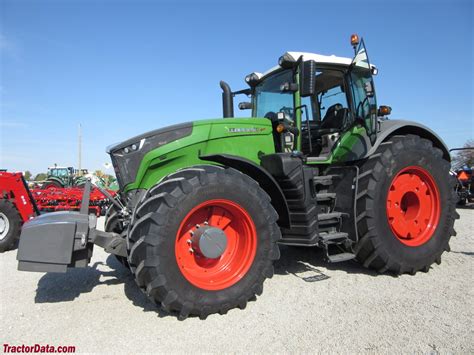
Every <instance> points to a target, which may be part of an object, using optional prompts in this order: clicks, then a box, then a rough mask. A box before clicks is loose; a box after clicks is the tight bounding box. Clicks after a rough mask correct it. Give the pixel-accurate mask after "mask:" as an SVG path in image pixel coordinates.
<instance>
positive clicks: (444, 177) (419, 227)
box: [355, 135, 459, 274]
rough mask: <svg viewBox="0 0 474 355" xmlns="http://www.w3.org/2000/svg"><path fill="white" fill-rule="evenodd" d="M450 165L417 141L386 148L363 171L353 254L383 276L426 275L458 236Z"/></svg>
mask: <svg viewBox="0 0 474 355" xmlns="http://www.w3.org/2000/svg"><path fill="white" fill-rule="evenodd" d="M449 169H450V165H449V162H448V161H446V160H445V159H443V154H442V151H441V150H440V149H438V148H435V147H433V144H432V142H431V141H429V140H427V139H423V138H420V137H419V136H415V135H407V136H394V137H391V138H389V139H388V140H387V141H386V142H384V143H382V144H381V145H380V146H379V148H378V149H377V151H376V152H375V154H373V155H372V156H371V157H370V158H369V159H368V160H367V161H366V162H365V163H364V164H363V165H362V166H361V168H360V175H359V189H358V196H357V201H356V203H357V228H358V233H359V237H360V240H359V242H358V244H357V246H356V248H355V252H356V255H357V258H358V260H359V261H360V262H361V263H363V265H364V266H365V267H369V268H372V269H375V270H377V271H379V272H385V271H390V272H392V273H395V274H402V273H410V274H414V273H416V272H417V271H419V270H423V271H428V270H429V268H430V265H432V264H433V263H434V262H437V263H440V262H441V254H442V253H443V252H444V251H449V239H450V237H451V236H452V235H455V231H454V228H453V226H454V221H455V219H456V218H459V215H458V214H457V213H456V209H455V205H456V199H457V196H456V193H455V191H454V188H453V187H454V185H453V182H454V181H453V179H452V178H451V176H450V175H449Z"/></svg>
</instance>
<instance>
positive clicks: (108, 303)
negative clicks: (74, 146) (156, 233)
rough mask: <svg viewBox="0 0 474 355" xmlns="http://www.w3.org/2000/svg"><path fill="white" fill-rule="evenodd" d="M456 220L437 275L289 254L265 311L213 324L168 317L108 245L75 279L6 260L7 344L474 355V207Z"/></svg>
mask: <svg viewBox="0 0 474 355" xmlns="http://www.w3.org/2000/svg"><path fill="white" fill-rule="evenodd" d="M458 211H459V213H460V215H461V219H460V220H458V221H457V223H456V230H457V233H458V235H457V237H454V238H453V239H452V241H451V249H452V251H451V253H448V254H444V255H443V262H442V264H441V265H439V266H438V265H434V266H433V267H432V268H431V270H430V271H429V273H418V274H417V275H416V276H409V275H403V276H400V277H392V276H387V275H377V274H376V273H373V272H371V271H368V270H365V269H363V268H361V267H360V266H358V264H356V263H355V262H346V263H340V264H334V265H328V264H326V263H325V262H324V261H323V260H322V253H321V252H320V251H318V250H317V249H297V248H282V258H281V260H280V261H279V262H278V264H277V265H276V274H275V276H274V277H273V278H272V279H271V280H268V281H267V282H266V283H265V290H264V293H263V295H262V296H260V297H259V298H258V300H257V301H256V302H250V303H249V305H248V306H247V308H246V309H245V310H243V311H242V310H239V309H234V310H231V311H230V312H229V313H228V314H227V315H225V316H220V315H211V316H209V317H208V319H207V320H205V321H201V320H199V319H197V318H190V319H187V320H185V321H178V320H177V319H176V318H175V317H172V316H168V315H167V314H165V313H163V312H161V311H158V310H157V309H156V307H155V306H154V305H153V304H152V303H150V302H149V301H148V300H147V299H146V298H145V297H144V296H143V295H142V293H141V291H140V290H139V289H138V288H137V287H136V286H135V283H134V281H133V279H132V277H131V276H130V275H129V273H128V272H127V270H125V269H124V268H123V267H122V266H121V265H120V264H119V263H118V262H117V261H116V260H115V258H114V257H112V256H110V255H108V254H106V253H105V252H103V251H102V250H101V249H100V248H98V247H96V249H95V251H94V257H93V260H92V263H91V265H92V267H90V268H87V269H75V270H71V271H70V272H68V273H67V274H41V273H25V272H19V271H17V270H16V268H17V263H16V260H15V259H16V251H15V250H14V251H10V252H7V253H4V254H2V255H0V266H1V269H0V276H1V285H2V286H1V298H0V306H1V309H0V315H1V322H0V334H1V338H2V341H1V342H2V343H3V344H5V343H8V344H12V345H21V344H25V345H32V344H33V345H34V344H37V343H38V344H50V345H56V346H57V345H74V346H76V349H77V350H76V351H77V352H79V353H83V352H123V353H136V352H176V351H179V352H226V353H228V352H239V353H243V352H246V353H248V352H265V353H268V352H337V353H377V354H378V353H402V352H403V353H437V352H440V353H471V354H472V353H474V334H473V313H474V304H473V303H474V301H473V295H474V287H473V271H474V269H473V265H474V264H473V257H474V240H473V237H474V235H473V230H474V228H473V227H474V226H473V221H474V208H466V209H460V210H458ZM99 222H100V223H102V224H103V221H99ZM2 350H3V346H2Z"/></svg>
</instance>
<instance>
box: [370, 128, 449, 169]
mask: <svg viewBox="0 0 474 355" xmlns="http://www.w3.org/2000/svg"><path fill="white" fill-rule="evenodd" d="M407 134H415V135H417V136H420V137H421V138H425V139H428V140H430V141H431V142H433V146H435V147H436V148H439V149H441V151H442V152H443V158H444V159H446V160H447V161H449V162H450V161H451V155H450V154H449V149H448V147H447V146H446V144H445V143H444V142H443V140H442V139H441V138H440V137H439V136H438V135H437V134H436V133H435V132H433V131H432V130H431V129H429V128H428V127H426V126H424V125H422V124H420V123H417V122H413V121H405V120H386V121H381V122H380V131H379V132H378V133H377V140H376V141H375V143H374V145H373V146H372V148H371V149H370V150H369V151H368V152H367V157H369V156H371V155H372V154H374V153H375V151H376V150H377V148H378V147H379V145H380V144H381V143H383V142H384V141H386V140H387V139H388V138H389V137H392V136H395V135H407Z"/></svg>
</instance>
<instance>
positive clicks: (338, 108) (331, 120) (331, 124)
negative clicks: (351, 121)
mask: <svg viewBox="0 0 474 355" xmlns="http://www.w3.org/2000/svg"><path fill="white" fill-rule="evenodd" d="M346 115H347V109H346V108H344V106H342V105H341V104H340V103H337V104H334V105H332V106H330V107H329V108H328V110H327V111H326V114H325V115H324V119H323V121H322V123H321V129H329V128H332V129H342V127H343V126H344V120H345V118H346Z"/></svg>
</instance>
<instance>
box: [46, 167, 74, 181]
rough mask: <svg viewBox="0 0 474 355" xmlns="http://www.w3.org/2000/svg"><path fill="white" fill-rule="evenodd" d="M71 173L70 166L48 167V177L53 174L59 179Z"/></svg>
mask: <svg viewBox="0 0 474 355" xmlns="http://www.w3.org/2000/svg"><path fill="white" fill-rule="evenodd" d="M73 175H74V168H72V167H62V166H53V167H49V168H48V177H52V176H54V177H57V178H60V179H63V178H64V179H67V178H69V177H70V176H73Z"/></svg>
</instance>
